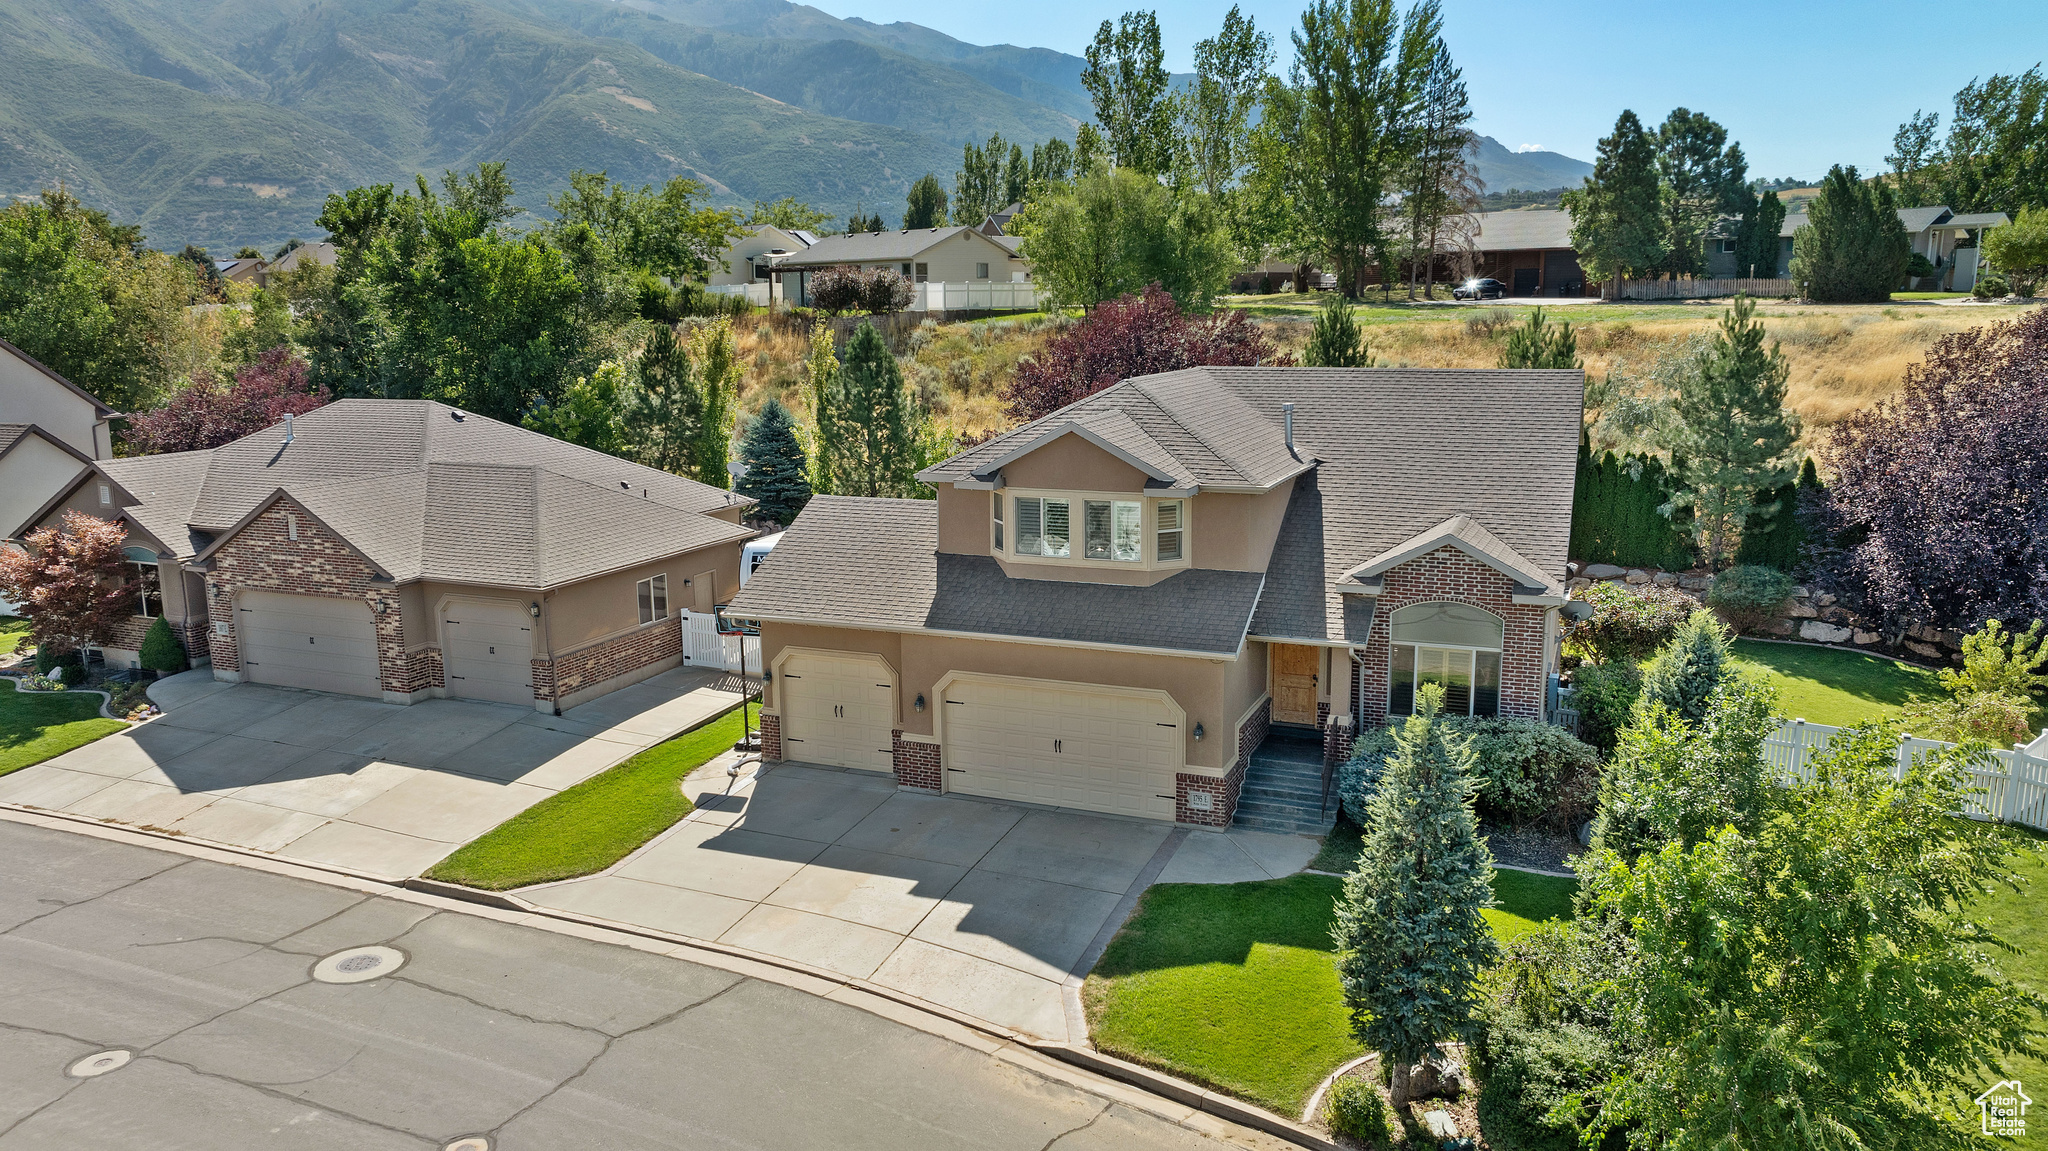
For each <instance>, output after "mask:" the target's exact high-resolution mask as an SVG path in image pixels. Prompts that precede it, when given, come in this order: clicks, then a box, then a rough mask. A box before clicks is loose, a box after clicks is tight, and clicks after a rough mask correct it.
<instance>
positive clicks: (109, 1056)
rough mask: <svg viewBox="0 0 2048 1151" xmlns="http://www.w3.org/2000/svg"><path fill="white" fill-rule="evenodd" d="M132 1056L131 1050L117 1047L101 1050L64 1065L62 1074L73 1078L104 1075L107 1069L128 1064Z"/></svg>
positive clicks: (118, 1067) (114, 1069)
mask: <svg viewBox="0 0 2048 1151" xmlns="http://www.w3.org/2000/svg"><path fill="white" fill-rule="evenodd" d="M133 1058H135V1053H134V1052H132V1051H122V1050H120V1049H118V1048H117V1049H115V1050H113V1051H102V1052H100V1053H99V1054H97V1055H88V1056H86V1057H85V1058H83V1059H81V1060H79V1061H78V1062H76V1063H73V1064H72V1065H71V1066H69V1067H66V1068H65V1069H64V1074H66V1075H69V1076H71V1077H72V1078H73V1079H90V1078H92V1077H93V1076H95V1075H105V1074H106V1073H107V1072H109V1071H118V1070H120V1069H121V1068H123V1067H126V1066H128V1061H129V1060H130V1059H133Z"/></svg>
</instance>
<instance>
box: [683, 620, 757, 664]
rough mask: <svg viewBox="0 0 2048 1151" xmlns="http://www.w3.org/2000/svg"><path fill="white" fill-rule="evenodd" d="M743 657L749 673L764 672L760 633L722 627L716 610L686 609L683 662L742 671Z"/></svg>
mask: <svg viewBox="0 0 2048 1151" xmlns="http://www.w3.org/2000/svg"><path fill="white" fill-rule="evenodd" d="M742 658H744V660H745V662H746V668H745V670H746V673H747V674H748V675H760V674H761V637H760V636H758V635H741V634H740V633H739V632H736V631H733V632H722V631H719V630H718V615H717V613H715V612H692V611H686V612H684V613H683V663H684V664H686V665H688V666H692V667H715V668H721V669H723V670H725V671H739V670H741V667H740V664H741V660H742Z"/></svg>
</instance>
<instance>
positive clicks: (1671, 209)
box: [1657, 108, 1749, 276]
mask: <svg viewBox="0 0 2048 1151" xmlns="http://www.w3.org/2000/svg"><path fill="white" fill-rule="evenodd" d="M1748 168H1749V166H1748V164H1747V162H1745V161H1744V160H1743V158H1742V146H1741V145H1740V144H1730V143H1728V129H1726V128H1723V127H1722V126H1721V125H1719V124H1716V123H1715V122H1714V121H1713V120H1712V119H1711V118H1709V117H1708V116H1707V115H1706V114H1705V113H1703V112H1692V111H1688V110H1686V109H1684V108H1674V109H1672V112H1671V115H1670V116H1668V117H1666V118H1665V120H1664V123H1663V124H1661V125H1659V126H1658V128H1657V174H1658V177H1659V182H1660V184H1661V185H1662V202H1663V208H1664V213H1663V215H1664V270H1665V271H1666V272H1669V273H1670V274H1671V275H1673V276H1693V275H1698V274H1700V273H1701V272H1704V271H1706V270H1707V250H1706V245H1705V243H1704V240H1703V237H1704V236H1705V235H1706V230H1707V225H1709V224H1711V223H1713V222H1714V221H1715V220H1717V219H1719V218H1720V217H1721V216H1722V215H1724V214H1726V213H1729V212H1734V211H1739V210H1740V209H1741V207H1742V198H1743V197H1744V196H1746V195H1747V194H1748V190H1747V188H1746V186H1745V183H1744V177H1745V176H1746V175H1747V174H1748Z"/></svg>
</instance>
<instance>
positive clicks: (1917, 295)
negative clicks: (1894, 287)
mask: <svg viewBox="0 0 2048 1151" xmlns="http://www.w3.org/2000/svg"><path fill="white" fill-rule="evenodd" d="M1969 294H1970V293H1968V292H1893V293H1892V299H1894V300H1961V299H1964V298H1966V297H1968V296H1969Z"/></svg>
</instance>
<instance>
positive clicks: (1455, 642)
mask: <svg viewBox="0 0 2048 1151" xmlns="http://www.w3.org/2000/svg"><path fill="white" fill-rule="evenodd" d="M1387 624H1388V627H1389V629H1390V631H1391V633H1392V635H1391V638H1392V640H1393V653H1392V663H1393V666H1392V668H1391V669H1390V671H1391V673H1392V674H1391V675H1390V677H1389V679H1390V683H1391V690H1390V691H1389V692H1388V697H1387V713H1388V714H1390V715H1409V714H1412V713H1413V712H1414V711H1415V689H1416V688H1418V687H1421V686H1423V685H1424V684H1431V683H1435V684H1441V685H1443V689H1444V713H1445V714H1447V715H1482V716H1491V715H1499V714H1500V649H1501V637H1502V636H1503V635H1504V634H1505V633H1506V630H1507V628H1506V625H1505V624H1504V623H1503V622H1502V621H1501V618H1500V617H1499V616H1497V615H1495V614H1493V613H1492V612H1490V611H1487V610H1485V609H1484V608H1477V607H1473V606H1472V605H1471V604H1463V603H1449V602H1444V601H1433V602H1430V603H1417V604H1409V605H1408V606H1407V607H1404V608H1396V609H1395V610H1394V612H1393V614H1391V615H1389V616H1388V617H1387Z"/></svg>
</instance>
